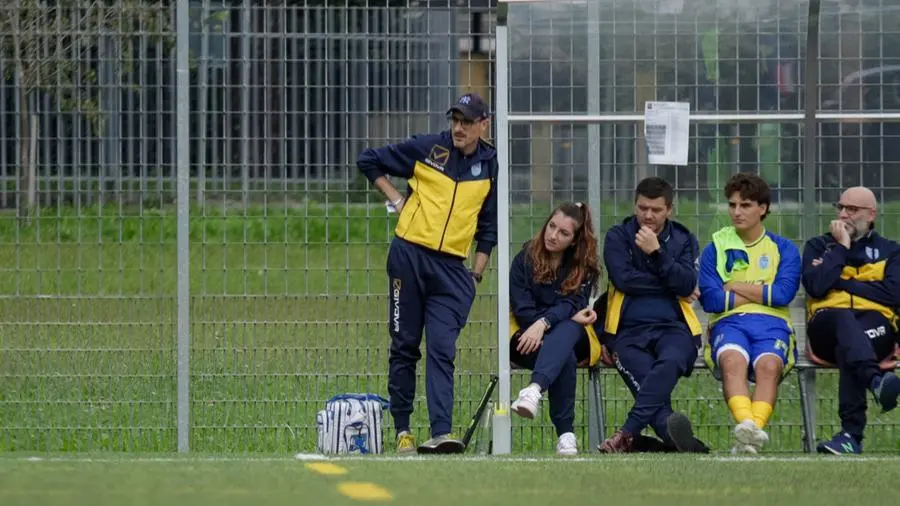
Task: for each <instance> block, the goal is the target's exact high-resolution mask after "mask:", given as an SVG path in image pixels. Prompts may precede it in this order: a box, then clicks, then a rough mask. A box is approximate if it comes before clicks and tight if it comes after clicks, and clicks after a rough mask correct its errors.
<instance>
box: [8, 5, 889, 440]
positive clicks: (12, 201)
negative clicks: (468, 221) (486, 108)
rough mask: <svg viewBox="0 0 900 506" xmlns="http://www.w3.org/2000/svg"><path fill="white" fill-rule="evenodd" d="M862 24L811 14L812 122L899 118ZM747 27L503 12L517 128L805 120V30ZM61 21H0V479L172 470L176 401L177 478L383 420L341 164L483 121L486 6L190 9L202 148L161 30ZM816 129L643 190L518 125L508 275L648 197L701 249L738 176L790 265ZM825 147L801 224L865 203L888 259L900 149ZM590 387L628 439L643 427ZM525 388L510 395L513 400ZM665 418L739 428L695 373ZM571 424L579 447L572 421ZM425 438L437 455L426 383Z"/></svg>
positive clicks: (372, 274)
mask: <svg viewBox="0 0 900 506" xmlns="http://www.w3.org/2000/svg"><path fill="white" fill-rule="evenodd" d="M891 1H893V0H891ZM663 3H666V2H663ZM868 3H871V2H856V3H854V4H853V5H850V4H848V3H846V2H844V3H838V2H830V1H823V3H822V13H821V16H820V19H819V26H820V32H821V36H820V39H821V44H820V49H819V53H820V66H819V75H818V76H817V78H818V80H817V83H818V87H817V94H818V97H819V107H820V109H821V110H822V111H826V112H827V111H834V112H846V111H851V112H865V111H870V112H890V111H894V112H896V111H897V110H898V109H900V99H898V98H897V96H898V92H897V89H898V88H897V85H898V82H900V81H898V80H897V76H900V70H897V69H900V54H898V55H896V57H895V56H892V55H893V53H895V52H896V51H897V48H900V45H898V44H896V38H897V36H898V32H897V29H896V27H897V26H900V10H898V9H896V8H895V7H894V4H893V3H891V2H889V1H888V0H884V1H882V2H874V3H872V5H868ZM650 4H652V5H650ZM757 4H758V5H759V7H758V8H751V7H748V6H749V5H751V4H746V6H745V5H744V3H740V2H726V1H724V0H722V1H719V2H718V3H714V5H715V7H713V4H710V3H709V2H699V1H694V0H685V1H684V2H673V3H672V5H676V6H677V5H682V8H681V11H680V12H678V13H671V14H668V13H666V10H665V9H664V8H660V7H659V6H658V5H657V2H641V1H627V2H625V1H619V0H597V1H596V2H595V3H592V2H586V3H585V2H582V3H580V4H575V3H570V2H562V1H560V2H558V3H555V5H553V4H549V3H543V4H538V5H531V6H524V5H522V6H519V7H517V9H519V10H517V11H511V13H510V17H511V19H512V20H513V21H515V23H512V22H511V23H510V32H511V40H510V42H511V43H510V47H511V49H512V51H511V54H510V66H509V78H510V89H509V97H510V104H511V107H512V112H513V113H515V114H538V113H540V114H582V113H585V112H589V113H597V114H600V113H610V114H613V113H628V114H635V113H639V112H640V111H642V104H643V101H645V100H649V99H659V100H670V99H671V100H675V99H678V100H687V101H690V102H691V104H692V110H703V111H715V112H745V113H749V114H753V113H757V112H765V111H776V112H784V113H802V112H803V111H804V107H803V104H804V103H805V102H804V93H805V91H804V86H805V83H806V76H805V74H804V69H805V67H804V59H805V57H806V54H807V51H806V47H805V37H806V33H807V24H808V21H807V16H808V4H807V3H805V2H798V1H796V0H780V1H779V2H773V1H770V2H757V3H753V4H752V5H757ZM55 5H56V6H55V7H52V8H49V7H47V6H45V5H43V3H41V2H38V1H37V0H18V1H17V2H7V3H6V4H4V5H3V6H0V33H2V35H0V51H2V53H0V69H2V75H3V80H2V81H0V103H2V104H3V107H2V110H0V208H2V210H0V271H2V277H3V279H4V280H5V282H4V283H3V285H2V287H0V308H2V310H0V315H2V318H0V451H51V452H55V451H103V450H107V451H130V452H169V451H175V450H176V448H178V446H179V445H178V430H177V428H178V409H177V398H178V391H179V387H182V388H185V387H189V391H190V404H189V406H190V434H189V443H190V449H191V451H197V452H212V453H250V452H254V453H258V452H267V453H284V452H300V451H311V450H313V448H314V447H315V412H316V411H318V410H319V409H322V407H323V406H324V402H325V401H326V400H327V399H328V398H330V397H331V396H332V395H335V394H337V393H343V392H355V391H356V392H373V393H381V394H382V395H385V394H386V384H387V377H386V375H387V352H388V342H389V338H388V334H387V327H386V323H387V278H386V275H385V261H386V255H387V246H388V244H389V241H390V238H391V236H392V228H393V218H392V217H391V216H389V215H388V214H387V213H386V211H385V209H384V206H383V203H382V200H383V199H382V198H381V197H380V196H379V195H378V194H377V193H376V192H374V191H373V190H372V189H371V188H369V186H368V185H367V183H365V181H364V180H363V178H362V176H360V175H359V174H358V173H357V171H356V169H355V165H354V162H355V158H356V155H357V153H358V152H359V150H360V149H361V148H363V147H364V146H369V145H381V144H385V143H388V142H393V141H398V140H401V139H403V138H405V137H407V136H408V135H410V134H414V133H417V132H423V131H433V130H439V129H443V128H446V126H447V123H446V118H445V112H446V110H447V107H448V106H449V104H450V103H451V101H452V100H453V99H454V98H455V97H456V96H458V95H459V94H461V93H463V92H465V91H469V90H474V91H478V92H480V93H481V94H482V95H483V96H484V97H485V98H486V99H487V100H488V102H489V103H491V104H493V103H495V101H496V100H495V97H496V89H495V84H496V83H495V75H494V58H495V57H494V49H495V47H496V40H495V39H494V33H495V24H496V14H497V6H496V4H492V3H491V2H488V1H480V0H466V1H461V2H459V1H451V0H440V1H438V0H430V1H413V0H402V1H399V2H398V1H393V0H359V1H357V0H344V1H340V2H322V1H319V2H314V1H311V0H307V1H297V2H291V1H285V2H282V1H279V2H265V3H263V2H256V1H252V2H251V1H250V0H242V1H237V2H221V1H212V0H197V1H194V2H191V3H190V8H189V12H190V37H189V40H188V41H187V43H188V44H189V49H190V56H191V58H190V67H189V78H190V90H189V97H190V100H189V102H190V104H189V110H190V113H189V114H190V117H189V118H190V121H189V132H183V131H182V132H179V130H178V128H177V117H176V108H177V106H178V105H179V104H178V103H177V99H176V75H177V72H176V66H175V63H176V61H175V54H176V47H177V45H178V41H177V38H176V36H175V24H174V5H170V4H169V3H158V2H151V1H140V2H139V1H138V0H117V2H110V3H99V2H82V1H77V0H61V1H59V2H56V4H55ZM590 5H595V7H598V6H599V7H600V9H599V13H600V15H599V16H597V17H592V16H593V14H591V15H590V16H589V15H588V14H589V13H588V11H587V9H588V6H590ZM898 6H900V4H898ZM595 7H591V9H594V8H595ZM591 12H594V11H593V10H592V11H591ZM182 43H184V41H182ZM598 62H599V63H598ZM895 66H896V67H897V68H896V69H895V68H894V67H895ZM589 90H594V91H591V92H589ZM597 90H599V93H595V92H596V91H597ZM804 128H805V126H804V124H803V122H802V121H795V122H780V123H777V124H772V125H767V124H764V123H760V122H751V123H747V124H744V123H734V122H730V123H729V122H723V123H721V124H703V125H697V126H696V127H692V132H691V155H690V156H691V159H690V160H691V161H690V164H689V166H688V167H651V166H649V165H648V164H647V163H646V156H645V154H644V152H643V150H642V149H641V148H640V146H641V145H642V142H643V139H642V129H641V128H640V127H639V126H638V125H637V124H636V123H634V122H631V123H629V122H620V123H612V122H610V123H604V124H597V125H583V124H567V123H565V122H562V123H558V124H551V123H535V124H516V125H514V126H513V127H512V128H511V131H510V143H509V153H510V176H511V179H510V187H511V192H510V197H511V202H512V209H511V210H512V213H511V214H512V217H511V219H512V221H511V231H512V234H511V242H512V245H513V247H517V246H516V245H520V244H521V242H522V241H523V240H524V239H525V238H526V237H528V236H530V234H531V233H532V231H533V230H534V229H535V228H536V227H539V226H540V224H541V223H542V221H543V219H544V218H545V217H546V213H547V212H549V210H550V209H552V207H553V206H555V205H556V204H558V203H559V202H561V201H563V200H573V199H579V200H590V201H591V202H592V204H593V205H595V212H596V213H597V214H599V215H600V224H599V226H600V227H602V229H604V230H605V229H606V228H608V227H609V226H610V225H612V224H613V223H614V222H615V221H617V220H619V219H621V218H623V217H624V216H625V215H626V214H627V213H628V211H629V208H630V202H631V198H632V197H631V190H632V188H633V185H634V183H635V182H636V180H637V179H638V178H640V177H641V176H643V175H647V174H651V173H659V174H660V175H663V176H665V177H666V178H668V179H670V180H671V181H672V182H673V183H674V184H676V186H677V188H678V219H680V220H682V221H684V222H685V223H686V224H687V225H689V226H690V227H692V228H694V229H695V230H698V232H700V233H698V235H700V237H701V241H704V240H705V239H707V237H705V236H704V235H703V233H704V232H703V231H705V230H708V227H710V226H712V224H713V223H720V222H721V220H722V219H723V218H725V215H724V214H723V212H724V208H723V207H721V202H722V201H723V199H722V198H721V196H720V195H719V193H718V188H720V187H721V183H722V182H723V181H724V179H725V178H727V176H728V175H729V174H731V173H732V172H734V171H737V170H759V171H760V172H761V173H763V174H764V175H765V176H766V177H767V178H768V179H769V180H770V181H772V182H773V183H774V186H775V187H776V188H777V202H776V205H775V210H776V211H777V213H776V215H775V216H773V218H774V220H773V221H774V222H775V224H774V225H772V226H773V227H775V229H776V230H778V231H781V232H782V233H784V234H785V235H787V236H788V237H790V238H791V239H795V240H798V241H800V240H802V239H804V236H805V235H808V234H806V233H805V231H804V230H803V229H802V227H801V224H802V221H803V205H804V202H805V201H804V193H803V162H804V160H805V158H804V157H805V154H804V153H806V151H805V147H804V138H805V137H804V136H805V135H807V134H808V133H807V132H806V131H805V130H804ZM817 128H818V131H817V132H816V136H817V142H816V150H817V154H816V156H817V158H816V166H817V172H816V188H815V195H816V209H817V210H818V212H820V213H821V215H822V216H823V217H825V216H826V213H827V210H826V209H825V204H827V203H828V202H832V201H833V200H835V199H836V194H837V193H836V192H837V191H838V190H839V189H840V188H841V187H844V186H847V185H850V184H866V185H869V186H871V187H872V188H873V189H874V190H875V191H876V194H877V195H878V196H879V198H881V199H882V202H884V210H885V214H884V219H883V220H882V221H881V222H880V223H879V226H880V227H881V228H882V230H883V231H884V232H885V234H886V235H889V236H894V237H900V230H898V228H900V227H898V226H897V225H896V222H897V220H896V219H895V218H893V216H894V215H895V213H896V211H897V208H896V205H895V204H894V202H893V201H894V200H895V199H896V198H897V194H896V192H897V190H898V189H900V181H895V180H894V179H895V178H897V177H900V176H897V174H900V172H898V171H897V170H894V169H897V168H898V167H897V163H898V161H900V152H898V154H896V156H895V153H894V150H896V146H895V144H897V143H896V142H892V141H891V138H892V137H894V136H896V135H897V132H896V131H895V130H894V129H895V128H896V127H895V124H893V123H890V122H881V121H878V120H866V121H846V120H841V121H839V120H837V119H835V120H830V119H829V120H821V121H820V122H819V124H818V126H817ZM179 135H188V136H189V139H188V142H189V147H190V149H189V151H190V160H189V170H190V182H189V184H190V191H189V199H190V201H189V204H190V208H189V218H187V219H188V220H189V234H190V255H189V257H187V258H188V267H189V288H190V292H189V298H188V299H187V300H188V306H187V309H188V311H189V312H188V316H189V322H190V327H189V337H190V363H189V373H190V374H189V384H187V385H179V384H178V381H177V377H178V376H177V370H176V368H177V363H178V360H177V359H178V356H177V349H178V342H179V337H181V338H182V339H184V337H185V336H179V333H178V328H177V320H178V318H177V315H178V310H179V307H178V300H179V299H178V297H177V285H178V269H177V266H178V254H177V253H178V251H177V243H176V237H177V229H178V225H179V223H178V218H177V215H176V208H175V203H176V195H177V192H176V175H177V170H176V167H177V163H176V162H177V155H176V142H177V140H178V136H179ZM823 219H824V218H823ZM500 274H503V275H505V273H500ZM497 275H498V273H497V272H496V270H494V269H492V270H491V271H490V275H489V276H487V277H486V279H485V282H484V283H482V284H481V285H480V286H479V293H478V296H477V299H476V302H475V305H474V307H473V311H472V315H471V318H470V323H469V325H468V326H467V327H466V329H465V331H464V332H463V334H462V336H461V337H460V340H459V352H458V354H457V369H456V370H457V387H456V399H457V404H456V411H455V418H454V423H455V424H456V425H457V429H461V427H460V426H462V425H463V424H465V423H466V422H467V421H468V418H469V416H470V415H471V413H472V412H473V410H474V409H475V405H476V404H477V402H478V400H479V399H480V397H481V395H482V393H483V390H484V388H485V386H486V385H487V382H488V379H489V377H490V375H491V373H492V371H494V370H495V369H496V364H497V356H496V325H495V323H496V307H497V293H496V292H497V290H496V287H497ZM419 372H420V377H421V373H422V372H424V363H422V366H421V367H420V369H419ZM583 379H586V375H585V376H584V377H583ZM605 379H606V381H605V382H604V383H605V385H606V389H607V393H606V395H607V399H608V402H609V406H608V409H609V411H608V413H609V415H610V417H611V419H610V422H611V423H618V422H620V421H621V420H622V419H624V416H625V412H626V410H627V407H628V404H629V403H630V397H629V396H628V394H627V393H626V391H625V390H624V387H623V386H622V387H620V382H619V381H618V378H616V377H614V376H608V377H606V378H605ZM525 380H526V377H525V375H521V374H516V375H515V376H514V378H513V384H512V388H513V391H514V392H515V391H517V390H518V388H519V387H521V386H523V385H524V382H525ZM829 382H830V383H829ZM583 383H584V381H583V380H582V381H580V385H579V389H580V391H581V390H582V389H583V388H584V385H583ZM820 384H821V387H820V394H821V395H820V420H821V421H822V425H821V426H820V430H822V431H830V430H832V429H833V428H834V427H833V425H834V423H835V416H831V415H829V414H834V413H836V406H835V405H834V392H835V391H836V388H835V385H836V382H834V381H833V379H830V378H828V377H827V376H826V377H825V378H823V380H822V381H820ZM677 395H678V401H677V402H676V404H678V405H679V406H683V407H686V409H688V410H689V411H690V413H691V414H692V416H693V417H694V418H695V419H697V420H698V423H699V425H700V428H701V436H702V437H704V438H707V439H709V442H710V444H711V445H712V446H713V447H715V448H716V449H726V448H727V444H728V439H727V431H728V429H729V427H730V420H729V419H728V417H727V412H726V409H725V407H724V402H723V401H721V396H720V394H719V393H718V391H717V385H716V384H715V383H714V382H713V381H712V379H711V378H709V377H708V376H706V375H704V374H702V373H698V374H697V376H696V377H695V378H692V379H690V380H688V381H685V382H684V383H683V385H682V386H680V387H679V390H678V391H677ZM782 396H783V399H784V400H783V401H782V402H783V403H784V404H780V405H779V408H778V409H776V418H775V420H774V423H775V425H776V426H778V427H783V431H782V432H778V433H777V437H775V438H774V442H773V447H774V448H777V449H782V450H796V449H798V448H799V445H800V439H799V431H800V427H799V414H797V416H796V417H794V415H793V414H791V413H794V409H795V408H792V407H790V406H792V405H795V404H796V398H797V393H796V391H795V390H794V389H793V387H792V385H785V388H784V390H783V394H782ZM582 398H584V397H583V395H579V399H582ZM786 406H787V407H786ZM576 409H577V413H578V417H577V419H576V425H577V426H578V427H579V430H580V431H581V432H582V441H586V428H585V426H586V416H585V411H586V404H582V403H581V401H579V404H578V405H577V406H576ZM781 413H783V415H782V414H781ZM826 415H828V416H831V418H828V417H827V416H826ZM543 416H544V417H545V418H544V419H542V420H536V421H533V422H527V423H526V422H522V421H520V420H514V421H513V422H514V428H513V449H514V451H518V452H532V451H534V452H537V451H547V450H550V449H552V447H553V444H554V442H555V435H554V434H553V430H552V426H551V424H550V423H549V420H548V419H546V414H544V415H543ZM891 416H892V415H888V416H884V417H877V418H875V417H874V415H873V423H874V424H875V425H876V428H875V432H873V436H872V443H869V442H868V441H867V445H869V446H867V450H868V449H870V448H871V449H873V450H876V449H881V450H884V449H889V448H893V447H894V446H892V445H895V444H896V443H895V442H896V440H897V437H896V432H895V431H896V427H895V426H894V425H892V423H893V422H892V420H893V419H892V418H891ZM387 425H388V426H390V422H389V419H388V421H387ZM413 426H414V427H413V429H414V431H417V432H418V433H419V434H418V435H419V436H424V435H425V431H426V430H427V426H428V423H427V416H426V410H425V402H424V382H421V383H420V385H419V389H418V396H417V399H416V412H415V414H414V418H413ZM460 431H461V430H460Z"/></svg>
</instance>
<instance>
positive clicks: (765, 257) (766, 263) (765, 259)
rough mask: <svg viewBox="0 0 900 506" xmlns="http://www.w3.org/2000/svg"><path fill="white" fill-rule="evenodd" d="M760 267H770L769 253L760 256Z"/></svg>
mask: <svg viewBox="0 0 900 506" xmlns="http://www.w3.org/2000/svg"><path fill="white" fill-rule="evenodd" d="M759 268H760V269H768V268H769V255H763V256H761V257H759Z"/></svg>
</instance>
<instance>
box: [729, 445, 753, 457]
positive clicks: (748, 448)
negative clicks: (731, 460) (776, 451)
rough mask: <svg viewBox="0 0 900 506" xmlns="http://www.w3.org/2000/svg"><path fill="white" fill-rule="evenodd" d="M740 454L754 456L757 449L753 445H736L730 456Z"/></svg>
mask: <svg viewBox="0 0 900 506" xmlns="http://www.w3.org/2000/svg"><path fill="white" fill-rule="evenodd" d="M741 453H749V454H751V455H756V454H757V453H759V449H758V448H757V447H755V446H753V445H745V444H741V443H737V444H735V445H734V446H733V447H732V448H731V454H732V455H739V454H741Z"/></svg>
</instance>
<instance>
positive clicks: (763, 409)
mask: <svg viewBox="0 0 900 506" xmlns="http://www.w3.org/2000/svg"><path fill="white" fill-rule="evenodd" d="M750 409H751V410H752V411H753V421H754V422H756V426H757V427H759V428H760V429H764V428H765V427H766V424H767V423H769V417H770V416H772V405H771V404H769V403H768V402H765V401H753V405H752V406H751V408H750Z"/></svg>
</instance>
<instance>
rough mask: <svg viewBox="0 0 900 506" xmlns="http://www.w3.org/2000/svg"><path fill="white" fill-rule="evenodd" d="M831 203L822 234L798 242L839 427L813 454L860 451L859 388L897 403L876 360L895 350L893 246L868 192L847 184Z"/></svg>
mask: <svg viewBox="0 0 900 506" xmlns="http://www.w3.org/2000/svg"><path fill="white" fill-rule="evenodd" d="M835 207H836V208H837V210H838V216H837V218H838V219H836V220H834V221H832V222H831V226H830V231H829V233H827V234H825V235H822V236H818V237H813V238H812V239H810V240H809V241H807V243H806V246H805V247H804V248H803V277H802V278H801V280H802V282H803V288H805V289H806V295H807V298H806V303H807V308H808V314H809V318H810V320H809V323H808V324H807V326H806V335H807V339H808V340H809V346H810V348H812V352H813V353H814V354H815V355H816V357H818V358H819V359H821V360H824V361H826V362H829V363H831V364H835V365H837V367H838V368H839V369H840V379H839V381H838V414H839V416H840V418H841V430H840V432H838V433H837V434H835V435H834V437H833V438H831V440H829V441H824V442H822V443H820V444H819V445H818V446H817V448H816V449H817V451H818V452H819V453H825V454H835V455H842V454H857V453H862V441H863V431H864V430H865V428H866V408H867V403H866V391H867V390H868V391H870V392H871V393H872V396H873V398H874V399H875V402H876V403H877V404H878V405H879V406H881V409H882V410H883V411H890V410H892V409H894V408H896V407H897V398H898V396H900V379H898V378H897V376H895V375H894V374H893V373H891V372H882V371H881V368H880V367H879V364H878V362H879V360H883V359H886V358H888V357H890V356H891V355H893V354H894V350H895V347H896V345H897V343H898V342H900V341H898V337H897V335H898V334H897V319H898V317H897V308H898V306H900V245H898V244H897V243H896V242H894V241H892V240H890V239H887V238H885V237H882V236H881V235H879V234H878V232H876V231H875V215H876V208H877V202H876V200H875V195H874V194H873V193H872V191H871V190H869V189H868V188H864V187H856V188H850V189H848V190H847V191H845V192H844V193H843V195H841V200H840V202H838V203H837V204H835Z"/></svg>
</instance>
